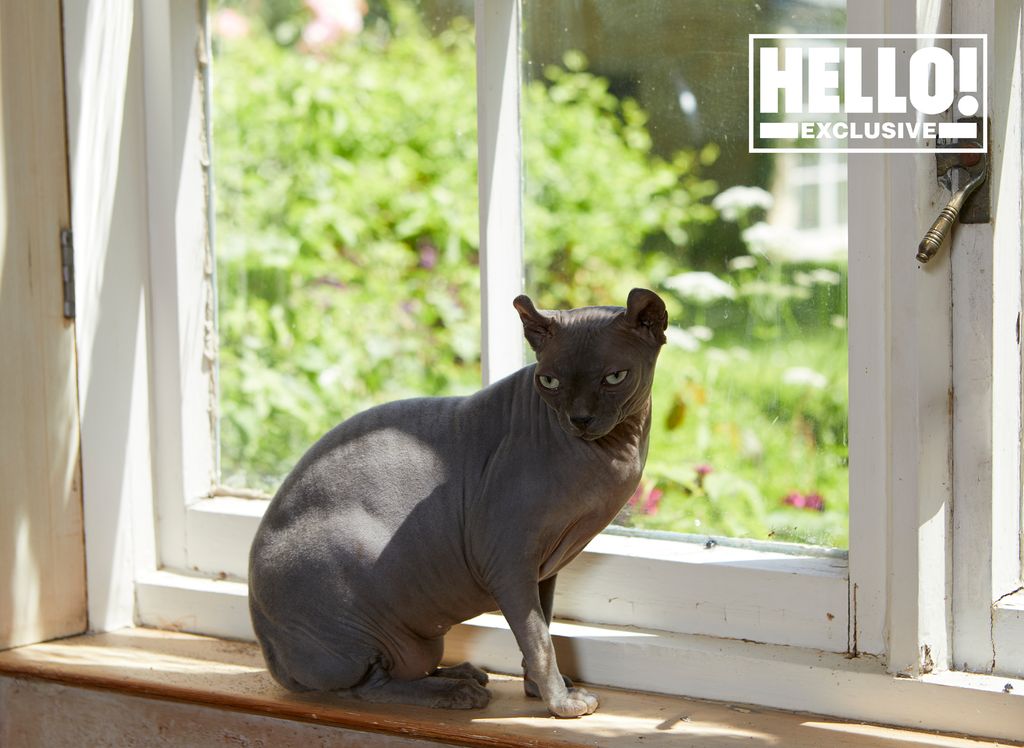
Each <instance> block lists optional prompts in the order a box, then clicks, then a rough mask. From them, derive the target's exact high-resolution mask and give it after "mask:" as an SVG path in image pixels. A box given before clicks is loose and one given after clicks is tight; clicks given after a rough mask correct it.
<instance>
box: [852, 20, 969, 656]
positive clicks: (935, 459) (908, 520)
mask: <svg viewBox="0 0 1024 748" xmlns="http://www.w3.org/2000/svg"><path fill="white" fill-rule="evenodd" d="M949 10H950V6H949V3H948V2H921V3H917V4H914V3H902V4H887V5H886V28H885V31H886V32H890V33H918V34H928V33H949V24H950V12H949ZM908 43H909V44H913V41H909V42H908V41H907V40H902V39H900V40H895V46H897V47H901V46H902V47H903V48H904V53H910V52H912V48H907V47H906V46H905V45H907V44H908ZM936 44H938V45H941V44H948V40H942V41H936ZM885 158H886V162H887V166H886V169H887V173H888V189H887V202H888V212H887V213H886V215H885V217H884V221H885V223H886V226H887V241H886V249H887V255H888V259H887V262H886V267H887V268H888V273H889V297H888V308H889V312H890V314H889V319H888V329H889V336H890V337H889V352H888V359H889V371H888V373H887V381H888V387H889V388H890V389H889V396H890V406H889V414H888V427H889V432H888V434H887V442H888V444H889V445H890V450H891V452H890V454H891V458H890V459H891V468H890V474H889V480H890V484H889V548H888V574H889V578H888V587H887V591H888V629H887V631H888V649H887V652H888V667H889V669H890V670H891V671H893V672H900V673H905V674H912V675H917V674H920V673H923V672H929V671H931V670H933V669H942V668H945V667H947V666H948V657H949V646H948V625H949V610H948V605H949V603H948V601H949V591H950V580H949V574H948V563H949V560H948V556H947V551H948V548H949V523H950V503H951V487H952V470H951V465H950V453H951V449H952V444H951V438H950V437H951V413H950V410H951V402H950V400H951V397H952V390H951V388H952V378H951V355H952V354H951V345H950V339H951V334H952V333H951V312H950V301H951V299H950V269H949V262H948V258H947V259H946V260H945V261H943V260H942V258H938V257H937V258H936V260H934V261H932V262H931V263H929V264H927V265H925V266H921V265H919V264H918V263H917V261H916V260H915V257H914V256H915V254H916V251H917V245H918V243H919V242H920V240H921V237H922V236H923V235H924V231H925V230H926V229H927V228H928V226H929V225H931V222H932V221H933V220H934V218H935V216H936V215H938V211H939V210H940V209H941V207H942V206H943V205H944V204H945V201H946V199H947V196H944V195H943V194H942V191H941V190H940V189H939V187H938V186H937V184H936V181H935V161H934V157H933V156H932V155H931V154H928V153H922V154H894V155H890V156H886V157H885ZM852 251H854V250H853V249H851V252H852Z"/></svg>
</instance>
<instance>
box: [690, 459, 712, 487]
mask: <svg viewBox="0 0 1024 748" xmlns="http://www.w3.org/2000/svg"><path fill="white" fill-rule="evenodd" d="M693 471H694V472H695V473H697V488H704V479H705V478H706V477H707V476H708V475H710V474H711V473H713V472H715V469H714V468H713V467H711V466H710V465H705V464H702V465H698V466H697V467H695V468H694V469H693Z"/></svg>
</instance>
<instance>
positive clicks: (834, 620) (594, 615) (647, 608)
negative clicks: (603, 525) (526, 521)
mask: <svg viewBox="0 0 1024 748" xmlns="http://www.w3.org/2000/svg"><path fill="white" fill-rule="evenodd" d="M267 503H268V502H265V501H254V500H251V499H235V498H229V497H223V498H215V499H208V500H205V501H201V502H198V503H196V504H193V505H192V506H190V507H189V509H188V519H187V528H188V561H189V568H190V569H191V570H192V571H195V572H198V573H202V574H206V575H210V576H214V577H219V578H224V577H226V578H231V579H238V580H244V579H246V578H247V567H248V557H249V547H250V546H251V544H252V538H253V536H254V535H255V533H256V528H257V527H258V526H259V521H260V518H261V517H262V515H263V511H264V510H265V508H266V506H267ZM846 591H847V569H846V560H845V559H844V558H842V557H834V556H833V557H830V556H812V555H807V554H804V555H798V554H793V553H772V552H765V551H761V550H750V549H744V548H731V547H728V546H724V545H718V546H715V547H713V548H710V549H707V548H705V547H704V545H703V544H702V543H688V542H679V541H674V540H655V539H650V538H643V537H625V536H617V535H599V536H597V537H596V538H594V539H593V540H592V541H591V542H590V544H589V545H588V546H587V548H586V549H585V550H584V551H583V553H582V554H580V556H579V557H578V558H577V559H576V560H575V561H573V563H572V564H570V565H569V566H568V567H566V568H565V569H564V570H562V572H560V574H559V581H558V587H557V595H556V598H555V611H556V613H557V614H558V615H559V616H562V617H566V618H572V619H575V620H581V621H592V622H596V623H609V624H618V625H624V626H642V627H645V628H654V629H662V630H665V631H675V632H682V633H693V634H707V635H711V636H723V637H730V638H736V639H747V640H750V641H764V642H771V643H775V644H791V645H795V646H810V647H815V648H818V649H823V650H828V651H832V652H845V651H846V648H847V626H848V620H847V615H848V609H847V604H846Z"/></svg>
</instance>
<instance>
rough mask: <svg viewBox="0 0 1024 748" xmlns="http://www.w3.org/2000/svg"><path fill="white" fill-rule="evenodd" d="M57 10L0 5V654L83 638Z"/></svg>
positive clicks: (53, 5) (49, 4) (48, 1)
mask: <svg viewBox="0 0 1024 748" xmlns="http://www.w3.org/2000/svg"><path fill="white" fill-rule="evenodd" d="M63 78H64V70H63V66H62V61H61V17H60V2H59V1H58V0H45V1H43V2H36V3H4V4H0V100H2V102H3V113H2V117H0V351H2V352H3V353H2V356H0V580H2V581H0V590H2V591H0V649H5V648H7V647H14V646H19V645H22V644H31V643H34V642H37V641H42V640H44V639H50V638H53V637H57V636H67V635H69V634H75V633H80V632H82V631H84V630H85V626H86V599H85V549H84V540H83V536H82V501H81V500H82V495H81V480H80V477H81V476H80V465H79V424H78V390H77V387H76V373H75V328H74V323H73V322H71V321H69V320H65V319H64V315H63V283H62V272H61V249H60V236H61V229H62V228H64V227H67V226H68V224H69V219H70V214H69V213H70V208H69V203H68V172H67V150H66V139H65V132H64V91H63Z"/></svg>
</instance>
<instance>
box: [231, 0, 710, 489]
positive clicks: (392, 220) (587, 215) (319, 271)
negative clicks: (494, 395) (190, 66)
mask: <svg viewBox="0 0 1024 748" xmlns="http://www.w3.org/2000/svg"><path fill="white" fill-rule="evenodd" d="M229 5H231V6H234V7H233V8H232V10H233V12H238V11H243V12H244V11H245V10H246V8H247V7H248V6H247V5H246V4H244V3H242V4H239V3H232V4H229ZM377 5H379V4H376V3H375V6H377ZM235 8H237V9H238V10H235ZM263 9H264V12H265V13H266V14H267V17H268V18H269V17H271V16H272V18H273V23H274V24H275V26H274V28H273V33H271V32H269V31H268V30H267V29H266V27H265V26H264V25H263V19H262V18H261V17H259V16H256V15H255V14H250V15H249V16H247V19H248V21H249V23H250V25H251V26H250V29H249V30H248V31H247V32H246V33H244V34H237V35H234V36H233V37H231V38H227V37H218V38H215V44H216V46H215V65H214V96H213V102H214V111H213V123H214V158H215V161H214V163H215V187H216V205H217V261H218V268H217V270H218V274H219V278H218V286H219V288H220V289H221V292H220V293H221V302H220V311H219V314H220V318H219V322H218V323H219V327H220V341H221V351H220V377H221V379H220V388H221V397H220V400H219V402H220V407H221V421H220V423H221V445H222V447H221V455H222V456H221V464H222V480H223V482H225V483H226V484H229V485H249V486H253V487H261V488H264V489H268V490H272V489H273V488H274V487H275V486H276V484H277V482H278V481H279V480H280V478H281V476H283V475H284V474H285V473H286V472H287V471H288V470H289V469H290V467H291V466H292V464H294V461H295V460H296V459H297V458H298V456H300V455H301V454H302V452H303V451H304V450H305V449H306V448H308V446H309V445H310V444H311V443H312V442H313V441H315V440H316V439H317V438H318V437H319V436H320V435H321V434H322V433H323V432H324V431H326V430H327V429H328V428H330V427H331V426H332V425H334V424H335V423H337V422H338V421H340V420H341V419H343V418H344V417H346V416H348V415H351V414H352V413H354V412H356V411H359V410H362V409H364V408H366V407H367V406H369V405H371V404H373V403H375V402H380V401H383V400H388V399H394V398H397V397H405V396H412V395H434V394H445V393H459V392H464V391H467V390H471V389H475V388H476V387H477V386H478V383H479V381H480V380H479V378H480V371H479V355H480V354H479V312H480V310H479V304H480V302H479V257H478V244H479V237H478V231H477V203H476V179H477V173H476V159H477V144H476V106H475V98H476V84H475V79H474V75H475V51H474V39H473V30H472V28H471V26H470V24H469V23H468V22H466V21H464V20H461V19H457V20H456V21H455V22H453V23H452V24H451V26H450V27H449V28H447V29H445V30H443V31H441V32H440V33H437V34H431V33H428V32H427V31H426V30H425V29H424V27H423V25H422V23H421V21H420V20H419V18H418V17H417V15H416V13H415V12H414V11H413V9H412V8H411V7H410V6H409V5H407V4H406V3H404V2H399V1H396V2H392V3H390V4H389V5H388V7H387V9H386V13H385V12H383V11H382V12H379V13H378V14H377V15H376V16H374V15H373V14H371V15H370V16H367V19H366V23H367V26H366V28H365V29H364V30H363V31H362V32H361V33H359V34H356V35H353V36H351V37H350V38H347V39H345V40H343V41H342V42H340V43H337V44H334V45H332V46H330V47H326V48H322V49H318V50H316V51H315V52H314V51H313V50H310V49H304V48H303V41H302V36H301V33H300V29H301V23H302V21H303V14H302V11H301V9H300V8H299V7H298V6H296V5H293V6H291V9H290V10H289V9H288V8H284V7H283V6H282V0H275V2H273V3H268V4H267V5H265V6H263ZM584 67H585V61H584V60H583V59H582V58H581V57H580V56H578V55H568V56H567V58H566V65H565V68H551V69H549V70H547V71H546V77H547V84H545V83H541V82H535V83H533V84H531V85H529V86H528V87H527V88H526V90H525V103H524V117H525V122H524V128H525V129H526V131H527V132H528V133H529V137H527V138H526V139H525V142H524V147H525V151H526V152H525V160H526V170H527V173H528V175H529V178H528V180H527V194H526V204H525V212H526V220H527V226H528V242H527V260H528V268H529V274H530V288H531V291H533V292H534V293H535V294H536V295H537V297H538V298H537V301H538V304H539V305H541V306H544V307H565V306H574V305H583V304H590V303H610V302H616V301H618V302H619V303H621V300H622V299H624V298H625V295H626V293H627V292H628V290H629V289H630V288H631V287H632V286H635V285H648V286H657V285H658V283H659V282H660V281H661V280H662V279H664V278H666V277H668V276H669V275H670V274H671V273H673V272H675V271H676V270H677V269H678V268H677V262H678V253H679V252H680V251H681V249H682V247H684V246H685V244H686V242H687V240H688V237H689V236H690V234H691V232H693V231H699V230H700V226H701V225H702V224H703V223H705V222H707V221H708V220H710V219H712V218H713V217H714V215H715V212H714V210H713V209H712V208H711V207H710V206H709V205H707V204H706V201H705V202H701V201H702V199H703V198H705V197H707V196H709V195H711V194H713V193H714V191H715V187H714V185H713V184H712V183H710V182H707V181H705V180H702V179H701V178H700V177H699V176H698V169H699V166H700V164H701V163H702V162H703V163H709V162H710V161H712V160H713V159H714V158H715V154H716V150H715V149H714V147H713V146H709V147H707V148H705V149H704V150H703V151H701V152H700V153H680V154H678V155H677V156H676V157H675V158H674V159H672V160H671V161H666V160H664V159H661V158H658V157H656V156H653V155H652V154H651V139H650V135H649V134H648V132H647V130H646V129H645V115H644V112H643V111H642V110H641V109H640V108H639V107H638V106H637V105H636V104H635V103H634V102H632V101H630V100H619V99H617V98H615V97H614V96H612V95H611V94H610V93H609V92H608V90H607V84H606V82H605V81H604V80H603V79H601V78H599V77H597V76H594V75H591V74H589V73H587V72H586V71H585V70H584Z"/></svg>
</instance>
